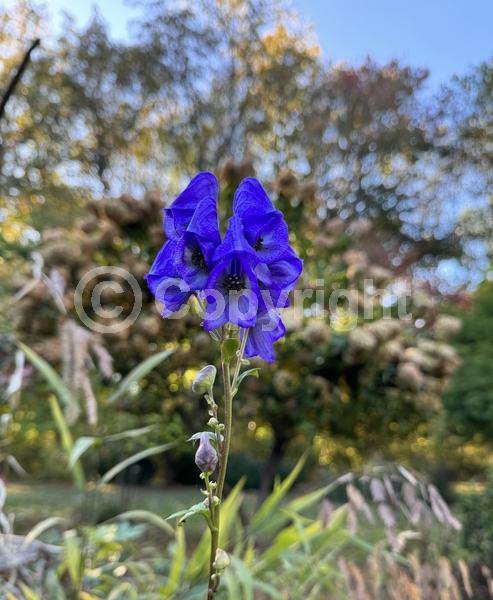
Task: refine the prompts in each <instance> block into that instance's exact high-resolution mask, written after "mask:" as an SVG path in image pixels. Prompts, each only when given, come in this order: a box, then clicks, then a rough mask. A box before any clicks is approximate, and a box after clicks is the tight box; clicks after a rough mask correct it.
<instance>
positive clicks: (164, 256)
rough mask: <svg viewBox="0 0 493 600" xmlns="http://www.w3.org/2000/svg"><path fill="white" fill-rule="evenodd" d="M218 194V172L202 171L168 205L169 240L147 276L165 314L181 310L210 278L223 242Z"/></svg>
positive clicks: (148, 283) (166, 212)
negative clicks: (219, 219)
mask: <svg viewBox="0 0 493 600" xmlns="http://www.w3.org/2000/svg"><path fill="white" fill-rule="evenodd" d="M217 194H218V184H217V180H216V178H215V176H214V175H213V174H212V173H199V174H198V175H196V176H195V177H194V178H193V179H192V181H191V182H190V184H189V185H188V186H187V188H186V189H185V190H184V191H183V192H182V193H181V194H180V195H179V196H178V197H177V198H176V200H175V201H174V202H173V203H172V204H171V206H170V207H169V208H167V209H165V219H164V229H165V231H166V235H167V237H168V241H167V242H166V243H165V244H164V246H163V247H162V248H161V250H160V252H159V254H158V255H157V257H156V259H155V260H154V263H153V265H152V267H151V269H150V271H149V273H147V275H146V276H145V279H146V281H147V285H148V287H149V289H150V291H151V292H152V293H153V294H154V296H155V297H156V299H157V300H159V301H160V302H162V303H163V304H164V309H163V312H162V316H163V317H168V316H170V315H171V314H172V313H174V312H176V311H177V310H179V309H180V308H181V306H183V304H185V303H186V302H187V301H188V299H189V298H190V296H191V294H192V293H193V292H196V291H199V290H201V289H203V287H204V285H205V283H206V281H207V277H208V275H209V271H210V269H211V267H212V256H213V254H214V250H215V249H216V247H217V246H218V245H219V244H220V242H221V236H220V233H219V227H218V220H217V206H216V204H217Z"/></svg>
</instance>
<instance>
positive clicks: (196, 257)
mask: <svg viewBox="0 0 493 600" xmlns="http://www.w3.org/2000/svg"><path fill="white" fill-rule="evenodd" d="M192 265H193V266H194V267H197V268H199V269H205V268H206V267H207V265H206V263H205V258H204V255H203V254H202V251H201V250H200V248H198V247H197V248H194V250H193V252H192Z"/></svg>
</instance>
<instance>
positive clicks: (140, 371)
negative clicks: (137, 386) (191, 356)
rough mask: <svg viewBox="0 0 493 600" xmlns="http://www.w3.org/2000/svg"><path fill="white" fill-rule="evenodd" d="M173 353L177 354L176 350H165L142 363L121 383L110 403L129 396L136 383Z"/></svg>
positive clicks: (109, 399) (110, 398)
mask: <svg viewBox="0 0 493 600" xmlns="http://www.w3.org/2000/svg"><path fill="white" fill-rule="evenodd" d="M173 352H175V348H171V349H169V350H163V352H158V353H157V354H154V355H153V356H149V358H147V359H146V360H144V361H143V362H141V363H140V365H137V366H136V367H135V369H132V371H130V373H129V374H128V375H127V376H126V377H125V378H124V379H123V380H122V381H121V383H120V385H119V386H118V388H117V389H116V391H115V392H114V393H113V394H112V395H111V396H110V397H109V398H108V402H115V401H116V400H118V399H119V398H121V397H122V396H124V395H125V394H127V393H128V391H129V389H130V388H131V387H132V385H133V384H134V383H138V382H139V381H140V380H141V379H143V378H144V377H145V376H146V375H147V374H148V373H150V372H151V371H152V370H153V369H154V368H155V367H157V365H158V364H159V363H161V362H163V360H165V359H166V358H168V356H171V354H173Z"/></svg>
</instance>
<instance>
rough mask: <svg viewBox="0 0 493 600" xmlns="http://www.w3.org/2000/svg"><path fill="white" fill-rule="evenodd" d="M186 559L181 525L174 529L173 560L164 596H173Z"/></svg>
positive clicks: (163, 591) (183, 533) (163, 592)
mask: <svg viewBox="0 0 493 600" xmlns="http://www.w3.org/2000/svg"><path fill="white" fill-rule="evenodd" d="M185 560H186V546H185V532H184V531H183V529H182V528H181V527H178V529H177V530H176V543H175V549H174V554H173V560H172V562H171V565H170V569H169V577H168V582H167V584H166V586H165V587H164V589H163V590H162V594H163V597H164V598H173V595H174V593H175V591H176V589H177V588H178V586H179V585H180V579H181V574H182V571H183V567H184V565H185Z"/></svg>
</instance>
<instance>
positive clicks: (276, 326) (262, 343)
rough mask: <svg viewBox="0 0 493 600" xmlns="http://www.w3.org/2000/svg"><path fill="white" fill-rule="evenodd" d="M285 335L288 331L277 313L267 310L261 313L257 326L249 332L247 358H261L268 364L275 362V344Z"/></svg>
mask: <svg viewBox="0 0 493 600" xmlns="http://www.w3.org/2000/svg"><path fill="white" fill-rule="evenodd" d="M285 333H286V329H285V327H284V324H283V322H282V321H281V318H280V317H279V315H278V314H277V312H274V311H267V310H265V311H263V312H261V313H260V314H259V316H258V319H257V322H256V323H255V326H254V327H252V328H250V329H249V330H248V338H247V341H246V345H245V356H246V357H247V358H253V357H254V356H259V357H260V358H262V359H263V360H265V361H267V362H273V361H274V359H275V354H274V342H275V341H277V340H278V339H280V338H281V337H283V336H284V335H285Z"/></svg>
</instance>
